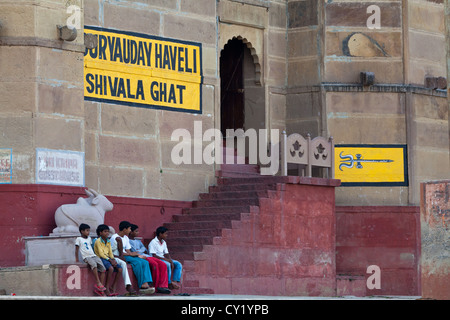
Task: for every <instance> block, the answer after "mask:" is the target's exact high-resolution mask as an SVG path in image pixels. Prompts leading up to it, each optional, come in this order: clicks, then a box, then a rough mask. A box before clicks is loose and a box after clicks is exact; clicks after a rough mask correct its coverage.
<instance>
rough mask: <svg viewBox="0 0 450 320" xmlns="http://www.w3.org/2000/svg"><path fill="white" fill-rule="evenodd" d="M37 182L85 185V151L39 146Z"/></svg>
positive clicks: (37, 150)
mask: <svg viewBox="0 0 450 320" xmlns="http://www.w3.org/2000/svg"><path fill="white" fill-rule="evenodd" d="M36 183H40V184H57V185H65V186H81V187H84V152H76V151H65V150H50V149H39V148H37V149H36Z"/></svg>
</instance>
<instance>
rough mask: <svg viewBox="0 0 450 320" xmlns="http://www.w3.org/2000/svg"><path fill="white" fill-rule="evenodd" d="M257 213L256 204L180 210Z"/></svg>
mask: <svg viewBox="0 0 450 320" xmlns="http://www.w3.org/2000/svg"><path fill="white" fill-rule="evenodd" d="M250 212H254V213H258V212H259V207H258V206H250V205H246V206H228V207H209V208H206V207H199V208H185V209H183V210H182V213H183V214H216V213H217V214H219V213H250Z"/></svg>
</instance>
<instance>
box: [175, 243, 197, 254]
mask: <svg viewBox="0 0 450 320" xmlns="http://www.w3.org/2000/svg"><path fill="white" fill-rule="evenodd" d="M167 245H168V247H169V248H170V252H171V254H172V253H173V254H174V255H175V254H177V253H183V252H201V251H202V250H203V245H201V244H182V245H173V244H169V243H168V244H167Z"/></svg>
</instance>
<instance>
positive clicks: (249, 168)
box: [220, 164, 260, 174]
mask: <svg viewBox="0 0 450 320" xmlns="http://www.w3.org/2000/svg"><path fill="white" fill-rule="evenodd" d="M220 171H222V172H242V173H257V174H259V173H260V170H259V166H258V165H251V164H221V165H220Z"/></svg>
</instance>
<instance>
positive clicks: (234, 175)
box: [216, 170, 260, 178]
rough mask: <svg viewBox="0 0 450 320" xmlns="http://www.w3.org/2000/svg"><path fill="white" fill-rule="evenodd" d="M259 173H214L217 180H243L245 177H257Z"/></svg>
mask: <svg viewBox="0 0 450 320" xmlns="http://www.w3.org/2000/svg"><path fill="white" fill-rule="evenodd" d="M259 176H260V174H259V173H252V172H231V171H221V170H219V171H216V177H218V178H245V177H259Z"/></svg>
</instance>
